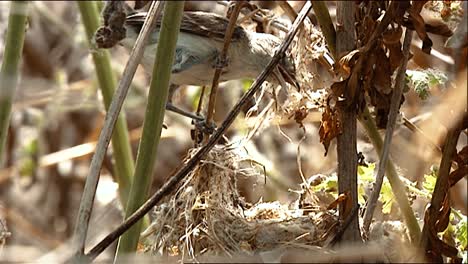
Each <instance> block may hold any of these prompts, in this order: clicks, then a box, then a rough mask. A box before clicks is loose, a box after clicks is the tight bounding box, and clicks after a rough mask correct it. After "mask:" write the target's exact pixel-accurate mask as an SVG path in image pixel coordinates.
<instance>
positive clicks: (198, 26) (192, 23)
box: [125, 11, 245, 42]
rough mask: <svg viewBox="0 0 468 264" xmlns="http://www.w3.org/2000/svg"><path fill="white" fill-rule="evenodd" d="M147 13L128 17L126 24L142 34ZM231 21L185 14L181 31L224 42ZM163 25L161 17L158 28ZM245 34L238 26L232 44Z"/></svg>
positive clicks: (218, 17)
mask: <svg viewBox="0 0 468 264" xmlns="http://www.w3.org/2000/svg"><path fill="white" fill-rule="evenodd" d="M145 17H146V12H139V13H135V14H130V15H128V16H127V19H126V21H125V24H126V25H128V26H131V27H133V28H134V29H135V31H136V32H140V30H141V28H142V26H143V22H144V20H145ZM228 24H229V21H228V20H227V19H226V18H224V17H222V16H219V15H217V14H214V13H207V12H199V11H197V12H189V11H187V12H184V14H183V17H182V22H181V26H180V30H181V31H182V32H186V33H191V34H195V35H199V36H203V37H208V38H211V39H217V40H221V41H222V40H223V39H224V35H225V33H226V28H227V27H228ZM160 25H161V17H159V18H158V21H157V26H158V27H159V26H160ZM244 34H245V31H244V29H243V28H242V27H241V26H236V27H235V28H234V32H233V34H232V39H231V41H232V42H235V41H238V40H239V39H241V38H242V37H243V35H244Z"/></svg>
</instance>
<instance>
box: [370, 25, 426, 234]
mask: <svg viewBox="0 0 468 264" xmlns="http://www.w3.org/2000/svg"><path fill="white" fill-rule="evenodd" d="M412 36H413V31H411V30H409V29H406V33H405V39H404V42H403V58H402V60H401V64H400V67H399V68H398V72H397V76H396V79H395V88H394V89H393V94H392V100H391V105H390V112H389V114H388V121H387V127H386V130H385V139H384V145H383V150H382V151H381V152H380V162H379V168H378V170H377V175H376V177H375V183H374V188H373V191H372V193H371V195H370V197H369V200H368V202H367V208H366V211H365V214H364V221H363V229H364V232H368V231H369V227H370V224H371V221H372V217H373V215H374V209H375V207H376V205H377V200H378V198H379V196H380V190H381V189H382V183H383V178H384V172H385V168H386V167H387V160H388V159H389V156H390V144H391V143H392V138H393V131H394V130H395V123H396V119H397V116H398V111H399V109H400V102H401V96H402V95H403V88H404V86H405V73H406V66H407V64H408V57H409V48H410V44H411V40H412ZM412 239H417V240H419V238H417V237H412ZM413 241H414V240H413Z"/></svg>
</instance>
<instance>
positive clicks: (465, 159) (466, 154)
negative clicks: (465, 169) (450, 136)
mask: <svg viewBox="0 0 468 264" xmlns="http://www.w3.org/2000/svg"><path fill="white" fill-rule="evenodd" d="M454 161H456V162H457V163H458V165H459V166H461V165H468V146H465V147H463V149H462V150H460V152H458V153H457V155H456V156H455V158H454Z"/></svg>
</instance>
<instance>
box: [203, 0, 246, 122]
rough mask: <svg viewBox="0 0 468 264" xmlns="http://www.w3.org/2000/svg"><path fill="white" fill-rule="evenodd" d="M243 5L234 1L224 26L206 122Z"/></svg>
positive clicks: (214, 99) (213, 106)
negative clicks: (222, 41)
mask: <svg viewBox="0 0 468 264" xmlns="http://www.w3.org/2000/svg"><path fill="white" fill-rule="evenodd" d="M243 5H244V3H243V1H239V2H236V3H235V6H234V10H233V11H232V13H231V17H230V18H229V24H228V27H227V28H226V34H225V35H224V46H223V50H222V51H221V53H220V54H219V55H218V57H217V59H216V70H215V73H214V76H213V82H212V84H211V92H210V100H209V102H208V113H207V116H206V123H207V124H210V123H211V122H212V120H213V116H214V112H215V104H216V95H217V93H218V85H219V78H220V77H221V71H222V70H223V68H224V67H225V66H226V65H225V64H226V63H227V53H228V50H229V45H230V44H231V38H232V33H234V28H235V27H236V22H237V17H239V13H240V10H241V9H242V6H243Z"/></svg>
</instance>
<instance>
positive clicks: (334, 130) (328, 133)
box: [319, 106, 341, 156]
mask: <svg viewBox="0 0 468 264" xmlns="http://www.w3.org/2000/svg"><path fill="white" fill-rule="evenodd" d="M340 133H341V127H340V121H339V116H338V113H337V111H336V110H335V109H332V108H331V107H330V106H327V107H326V108H325V112H323V114H322V121H321V123H320V129H319V135H320V142H321V143H322V144H323V146H324V147H325V156H326V155H327V153H328V147H329V146H330V143H331V141H332V140H333V139H334V138H336V137H337V136H338V135H339V134H340Z"/></svg>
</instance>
